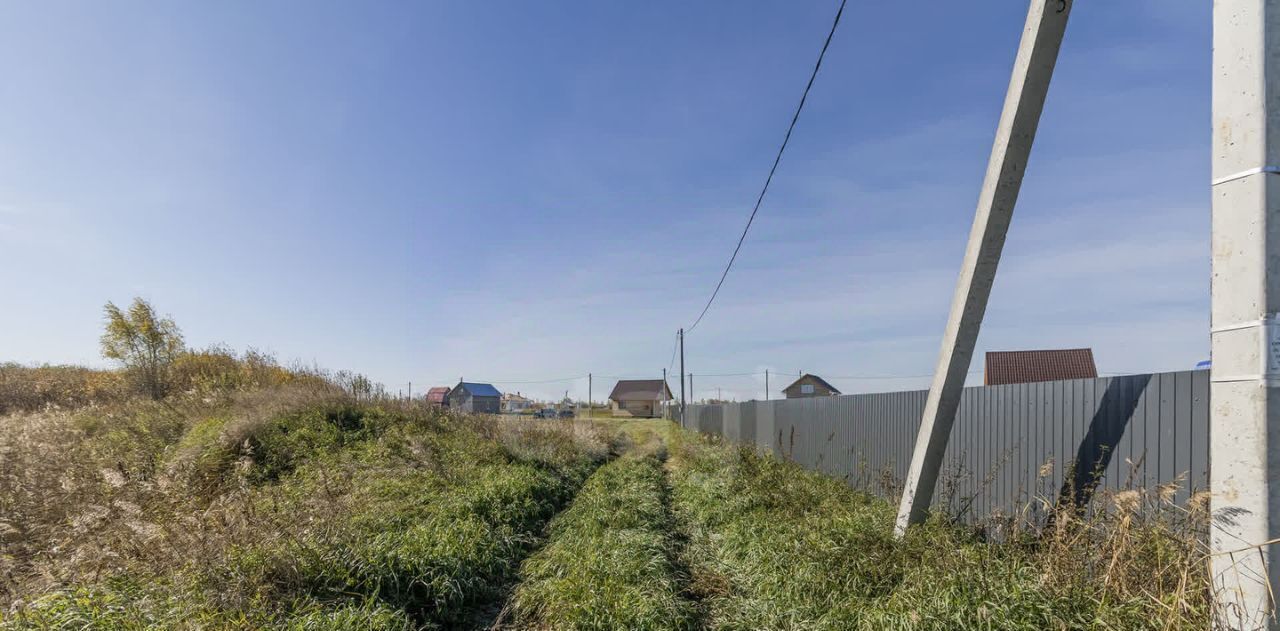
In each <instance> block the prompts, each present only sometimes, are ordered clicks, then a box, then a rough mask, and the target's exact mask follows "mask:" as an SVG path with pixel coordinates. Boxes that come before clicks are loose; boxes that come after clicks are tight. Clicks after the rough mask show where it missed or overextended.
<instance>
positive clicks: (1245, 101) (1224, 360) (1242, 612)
mask: <svg viewBox="0 0 1280 631" xmlns="http://www.w3.org/2000/svg"><path fill="white" fill-rule="evenodd" d="M1212 147H1213V155H1212V176H1211V178H1212V179H1211V187H1210V190H1211V197H1212V200H1213V211H1212V215H1213V218H1212V220H1211V225H1212V237H1211V238H1210V245H1211V247H1210V251H1211V253H1212V268H1211V270H1210V272H1211V276H1210V279H1211V283H1210V318H1209V325H1210V328H1209V340H1210V342H1209V344H1210V352H1211V355H1210V358H1211V359H1212V363H1211V364H1210V367H1209V371H1210V372H1209V405H1210V408H1209V462H1211V463H1212V464H1213V466H1212V467H1210V468H1209V489H1210V491H1211V492H1212V495H1211V497H1210V500H1209V507H1210V514H1211V516H1212V520H1213V527H1212V528H1210V529H1209V532H1210V536H1209V540H1210V542H1209V545H1210V549H1211V555H1210V557H1209V558H1210V559H1211V570H1212V573H1213V582H1214V587H1215V588H1216V589H1215V590H1214V593H1215V595H1216V597H1217V599H1218V606H1217V607H1216V608H1215V611H1216V614H1215V618H1216V619H1215V621H1214V624H1215V628H1220V629H1280V623H1277V621H1276V617H1275V614H1276V610H1275V594H1276V593H1277V592H1276V590H1277V589H1280V580H1278V579H1280V546H1278V545H1277V544H1276V541H1278V540H1280V179H1277V177H1276V176H1277V174H1280V0H1215V2H1214V3H1213V144H1212Z"/></svg>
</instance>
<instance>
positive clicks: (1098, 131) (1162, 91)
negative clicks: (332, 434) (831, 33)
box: [0, 0, 1210, 399]
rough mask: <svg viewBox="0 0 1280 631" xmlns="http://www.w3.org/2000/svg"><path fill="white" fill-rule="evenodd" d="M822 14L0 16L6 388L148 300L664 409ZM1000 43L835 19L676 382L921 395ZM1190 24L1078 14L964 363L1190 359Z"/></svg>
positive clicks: (1201, 266) (369, 355) (965, 27)
mask: <svg viewBox="0 0 1280 631" xmlns="http://www.w3.org/2000/svg"><path fill="white" fill-rule="evenodd" d="M836 4H837V2H836V1H835V0H829V1H828V0H824V1H813V2H630V3H621V2H597V1H581V2H541V3H536V2H520V1H503V2H485V3H479V2H451V3H426V2H423V3H390V2H387V3H345V2H301V1H294V2H272V3H249V2H222V3H195V2H189V3H164V4H157V3H143V2H134V3H123V2H122V3H110V4H109V5H108V4H101V3H87V2H82V3H8V4H6V5H5V7H4V9H3V13H2V18H0V77H3V79H2V80H0V286H2V287H3V288H4V296H5V300H4V308H3V309H0V331H2V332H3V333H0V360H16V361H21V362H78V363H89V364H101V363H102V360H101V359H100V358H99V357H98V354H97V353H98V347H97V337H98V334H99V331H100V328H101V307H102V305H103V303H104V302H106V301H107V300H114V301H116V302H127V301H128V300H130V299H131V298H132V297H133V296H134V295H141V296H144V297H146V298H148V299H150V300H151V301H153V303H154V304H155V305H156V306H157V307H158V308H159V309H160V310H161V311H163V312H166V313H169V314H171V315H172V316H173V317H174V318H175V319H176V320H177V321H178V323H179V324H180V325H181V326H182V328H183V330H184V331H185V333H186V336H187V339H188V342H189V343H191V344H193V345H197V346H203V345H206V344H209V343H213V342H225V343H228V344H230V345H233V346H235V347H239V348H243V347H246V346H256V347H259V348H264V349H269V350H272V351H274V352H275V353H277V355H278V356H279V357H280V358H281V359H283V360H289V359H294V358H297V359H302V360H305V361H307V362H311V361H315V362H317V363H319V364H321V365H323V366H327V367H331V368H350V369H355V370H359V371H363V372H366V373H367V374H369V375H370V376H372V377H374V378H375V379H377V380H380V381H382V382H384V383H386V384H387V385H388V386H389V387H390V388H391V390H392V391H395V390H396V389H397V388H402V387H404V383H405V382H408V381H410V380H412V381H413V383H414V387H415V389H418V388H425V387H426V386H429V385H437V384H448V383H450V382H452V381H454V380H456V379H457V378H458V377H459V376H465V377H467V378H468V379H474V380H494V381H497V382H499V383H498V385H499V387H501V388H503V389H510V390H520V391H522V392H526V393H533V394H535V395H538V396H551V395H553V394H556V393H561V392H563V391H564V390H571V391H572V393H573V394H577V395H579V396H583V395H585V391H586V383H585V380H579V381H574V382H564V383H551V384H504V383H502V382H503V381H504V380H525V379H529V380H538V379H555V378H562V377H571V376H576V375H582V374H586V373H587V372H594V373H596V374H605V375H618V374H627V375H645V374H649V375H655V376H656V375H658V374H660V373H661V369H662V368H664V367H666V366H667V365H668V361H669V359H670V357H671V349H672V342H673V339H674V332H675V330H676V328H677V327H680V326H687V325H689V324H690V323H691V321H692V320H693V318H694V317H696V316H697V313H698V311H699V310H700V309H701V307H702V304H703V302H704V301H705V299H706V297H707V295H708V294H709V292H710V291H711V289H712V287H713V286H714V283H715V281H716V279H717V278H718V276H719V273H720V270H721V269H722V267H723V265H724V263H725V260H726V259H727V258H728V255H729V253H730V252H731V250H732V248H733V245H734V241H735V240H736V238H737V234H738V232H739V231H740V230H741V228H742V224H743V222H744V220H745V218H746V215H747V213H748V212H749V210H750V206H751V204H752V202H753V201H754V199H755V196H756V194H757V193H758V191H759V186H760V184H761V182H762V181H763V178H764V176H765V174H766V173H767V170H768V167H769V164H770V162H771V161H772V158H773V153H774V151H775V150H776V148H777V145H778V143H779V142H780V140H781V137H782V133H783V131H784V130H785V127H786V123H787V121H788V120H789V119H790V116H791V112H792V109H793V108H794V106H795V103H796V100H797V99H798V97H799V94H800V91H801V90H802V88H803V87H804V82H805V80H806V79H807V76H808V72H809V70H810V68H811V67H812V64H813V61H814V59H815V57H816V55H817V52H818V49H819V47H820V45H821V42H822V38H823V37H824V36H825V34H826V30H827V28H828V27H829V25H830V20H831V18H832V15H833V14H834V11H835V7H836ZM1025 11H1026V3H1025V2H1020V1H1019V2H1011V1H1002V2H990V1H987V2H951V3H929V4H928V5H927V6H923V5H920V4H917V3H888V2H851V3H850V5H849V8H848V9H847V11H846V13H845V16H844V21H843V23H842V24H841V27H840V30H839V32H838V33H837V34H836V38H835V40H834V42H833V44H832V47H831V50H830V52H829V53H828V56H827V60H826V63H825V65H824V67H823V71H822V73H821V75H820V76H819V78H818V81H817V84H816V86H815V88H814V91H813V93H812V94H811V96H810V100H809V105H808V107H807V109H806V111H805V114H804V116H803V118H802V119H801V121H800V124H799V127H798V128H797V131H796V135H795V136H794V137H793V139H792V143H791V146H790V148H789V149H788V153H787V156H786V158H785V159H784V161H783V164H782V167H781V169H780V171H779V174H778V176H777V178H776V179H775V181H774V187H773V189H772V190H771V192H770V194H769V196H768V198H767V199H766V201H765V205H764V207H763V209H762V210H761V213H760V216H759V218H758V219H757V222H756V225H755V227H754V228H753V229H752V233H751V235H750V236H749V237H748V239H747V243H746V245H745V246H744V249H743V252H742V254H741V256H740V257H739V260H738V265H737V266H736V268H735V269H734V271H733V273H732V274H731V275H730V277H729V279H728V281H727V283H726V284H725V288H724V290H723V292H722V294H721V297H720V299H719V301H718V302H717V304H716V306H715V307H713V308H712V311H711V312H710V314H709V315H708V316H707V319H706V320H705V321H704V322H703V323H702V324H701V325H700V326H699V327H698V330H697V331H696V332H695V334H694V335H691V336H690V337H689V340H688V360H689V366H690V369H691V371H692V372H694V373H695V375H696V374H697V373H706V374H711V373H738V372H754V371H758V370H763V369H765V368H771V369H773V370H775V371H787V372H794V371H796V370H799V369H803V370H806V371H810V372H815V373H818V374H821V375H826V376H831V377H854V376H910V375H920V374H925V373H928V372H930V371H931V370H932V369H933V365H934V361H935V359H936V356H937V352H938V344H939V340H940V337H941V332H942V328H943V325H944V323H945V320H946V310H947V306H948V303H949V301H950V298H951V293H952V289H953V286H954V282H955V277H956V273H957V269H958V265H959V262H960V259H961V255H962V252H963V248H964V242H965V238H966V236H967V232H968V229H969V225H970V223H971V221H972V216H973V210H974V204H975V201H976V199H977V194H978V189H979V182H980V179H981V176H982V173H983V170H984V168H985V165H986V160H987V157H988V152H989V150H990V146H991V139H992V136H993V131H994V128H995V124H996V119H997V117H998V115H999V110H1000V106H1001V103H1002V101H1003V98H1004V92H1005V87H1006V84H1007V81H1008V77H1009V71H1010V69H1011V67H1012V62H1013V57H1014V52H1015V50H1016V47H1017V43H1018V38H1019V36H1020V32H1021V27H1022V23H1023V20H1024V18H1025ZM1209 12H1210V3H1209V2H1161V1H1156V0H1133V1H1130V2H1122V3H1113V2H1105V3H1104V2H1080V3H1077V5H1076V7H1075V10H1074V15H1073V16H1072V19H1071V24H1070V26H1069V28H1068V33H1067V40H1066V42H1065V44H1064V46H1063V51H1062V57H1061V59H1060V62H1059V65H1058V72H1057V75H1056V77H1055V79H1054V82H1053V87H1052V89H1051V91H1050V94H1049V103H1048V105H1047V107H1046V110H1045V114H1044V117H1043V119H1042V122H1041V128H1040V134H1039V137H1038V140H1037V144H1036V147H1035V151H1034V154H1033V158H1032V162H1031V164H1030V168H1029V171H1028V176H1027V180H1026V183H1025V185H1024V187H1023V192H1022V197H1021V200H1020V203H1019V207H1018V211H1017V214H1016V216H1015V218H1014V225H1013V228H1012V231H1011V234H1010V236H1009V242H1008V246H1007V248H1006V257H1005V260H1004V262H1003V263H1002V265H1001V269H1000V275H999V278H998V279H997V283H996V287H995V291H994V295H993V297H992V300H991V304H990V308H989V310H988V315H987V320H986V324H985V327H984V329H983V333H982V337H981V339H980V340H979V352H981V351H984V350H988V349H1015V348H1043V347H1056V346H1091V347H1093V348H1094V349H1095V352H1096V355H1097V357H1098V360H1099V364H1100V366H1099V368H1100V370H1103V371H1109V372H1128V371H1150V370H1180V369H1187V368H1190V367H1191V366H1192V365H1193V364H1194V363H1195V362H1196V361H1197V360H1200V359H1204V358H1205V357H1206V356H1207V353H1208V344H1207V329H1208V278H1209V274H1208V272H1209V264H1208V232H1209V195H1208V190H1209V189H1208V177H1209V173H1208V166H1209V165H1208V162H1209V132H1210V123H1209V80H1210V74H1209V73H1210V66H1209V61H1210V37H1209V35H1210V33H1209V29H1210V19H1209V18H1210V16H1209ZM978 357H979V358H980V357H981V355H979V356H978ZM973 367H974V368H975V369H979V368H981V361H980V359H979V360H978V361H975V364H974V366H973ZM975 377H978V375H975ZM695 380H696V381H695V386H696V387H697V389H698V396H707V395H714V389H715V388H717V387H719V388H723V390H724V395H725V396H735V397H738V398H748V397H751V396H757V397H759V396H763V391H762V388H761V384H759V381H758V378H754V377H740V378H728V377H727V378H712V377H706V378H698V377H695ZM780 381H781V380H780V379H779V380H775V381H774V383H773V385H774V386H775V388H774V389H775V390H776V389H778V387H780V386H781V385H785V384H782V383H780ZM832 381H833V382H834V383H835V384H836V385H837V386H840V387H841V388H843V389H844V390H845V391H846V392H855V391H865V390H893V389H905V388H916V387H924V386H926V385H927V382H928V380H927V379H924V378H920V377H903V378H901V379H873V380H855V379H847V378H844V379H842V378H833V379H832ZM675 384H676V382H675V381H674V379H673V386H675ZM610 386H612V382H611V381H610V380H608V379H606V378H601V379H600V380H597V385H596V389H595V396H596V398H597V399H600V398H603V396H604V395H605V394H607V390H608V388H609V387H610Z"/></svg>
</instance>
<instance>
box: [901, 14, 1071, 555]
mask: <svg viewBox="0 0 1280 631" xmlns="http://www.w3.org/2000/svg"><path fill="white" fill-rule="evenodd" d="M1071 3H1072V0H1031V6H1030V8H1029V9H1028V10H1027V22H1026V25H1025V27H1024V30H1023V32H1022V42H1021V43H1020V44H1019V46H1018V55H1017V58H1016V59H1015V60H1014V66H1013V76H1012V77H1010V79H1009V91H1008V92H1007V93H1006V95H1005V100H1004V111H1003V112H1001V114H1000V124H999V125H998V126H997V127H996V138H995V143H994V145H993V146H992V148H991V159H990V161H989V162H988V163H987V173H986V176H985V177H984V178H983V182H982V193H981V195H980V196H979V197H978V209H977V212H976V214H975V217H974V219H973V229H972V231H971V232H970V233H969V244H968V246H967V248H966V249H965V255H964V263H963V264H962V266H961V268H960V278H959V280H958V281H957V282H956V293H955V296H954V297H953V298H952V302H951V315H950V318H949V319H948V322H947V328H946V331H945V332H944V334H943V339H942V352H941V354H940V356H939V357H938V366H937V368H936V369H935V371H934V377H933V386H932V387H931V388H930V389H929V398H928V400H927V402H926V403H925V408H924V416H923V418H922V419H921V423H920V432H919V433H918V434H917V435H916V445H915V451H914V453H913V454H912V456H911V468H910V469H909V470H908V472H907V480H906V484H905V486H904V487H903V493H902V503H901V505H900V506H899V507H898V519H897V523H896V525H895V527H894V532H895V533H896V534H897V535H899V536H901V535H902V534H903V533H905V532H906V529H907V526H908V525H909V524H914V523H919V522H921V521H923V520H924V518H925V517H926V516H927V515H928V514H929V502H930V501H931V500H932V499H933V490H934V486H935V485H936V484H937V482H938V472H939V469H941V467H942V458H943V456H944V455H946V451H947V440H948V438H949V436H950V434H951V425H952V423H953V422H954V421H955V416H956V408H957V406H958V405H959V403H960V393H961V390H962V389H963V388H964V380H965V376H966V375H967V373H968V371H969V364H970V361H971V360H972V359H973V348H974V345H975V344H976V343H977V340H978V329H979V328H981V326H982V316H983V314H984V313H985V312H986V309H987V299H988V298H990V296H991V285H992V284H993V283H994V282H995V275H996V266H997V265H999V263H1000V253H1001V251H1002V250H1003V249H1004V239H1005V235H1006V234H1007V233H1008V231H1009V221H1010V220H1011V219H1012V218H1013V207H1014V205H1015V204H1016V203H1017V201H1018V191H1019V189H1020V188H1022V176H1023V173H1025V172H1026V166H1027V159H1028V158H1029V157H1030V155H1031V144H1032V142H1033V141H1034V140H1035V136H1036V128H1037V126H1038V125H1039V122H1040V112H1041V111H1042V109H1043V108H1044V100H1045V96H1046V95H1047V94H1048V91H1049V80H1050V79H1051V78H1052V77H1053V67H1054V65H1055V64H1056V63H1057V60H1058V49H1059V47H1060V46H1061V44H1062V36H1063V33H1064V32H1065V31H1066V28H1067V17H1068V16H1069V15H1070V14H1071Z"/></svg>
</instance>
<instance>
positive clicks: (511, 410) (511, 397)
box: [502, 392, 533, 414]
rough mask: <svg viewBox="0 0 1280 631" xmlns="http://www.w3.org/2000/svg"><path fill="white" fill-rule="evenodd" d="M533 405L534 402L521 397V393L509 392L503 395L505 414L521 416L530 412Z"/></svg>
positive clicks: (503, 410) (503, 411)
mask: <svg viewBox="0 0 1280 631" xmlns="http://www.w3.org/2000/svg"><path fill="white" fill-rule="evenodd" d="M531 405H533V401H532V400H530V399H529V398H528V397H524V396H521V394H520V393H519V392H516V393H511V392H508V393H506V394H504V395H502V413H503V414H520V413H523V412H524V411H525V410H528V409H529V406H531Z"/></svg>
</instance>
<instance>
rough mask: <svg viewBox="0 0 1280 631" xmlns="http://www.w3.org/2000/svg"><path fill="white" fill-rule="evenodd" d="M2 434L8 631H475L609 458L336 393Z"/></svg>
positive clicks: (41, 419)
mask: <svg viewBox="0 0 1280 631" xmlns="http://www.w3.org/2000/svg"><path fill="white" fill-rule="evenodd" d="M0 424H3V428H2V429H3V431H0V436H3V438H0V455H3V457H0V460H5V461H6V465H0V509H3V510H0V513H3V515H4V517H3V519H4V521H3V523H0V542H3V543H4V544H5V547H4V551H3V554H0V570H2V571H0V576H4V577H7V578H5V579H3V580H4V581H5V582H3V583H0V586H2V587H3V590H0V612H4V611H5V610H6V609H7V610H9V613H7V614H6V613H0V627H3V628H10V629H21V628H68V629H69V628H77V629H79V628H101V629H168V628H201V629H232V628H235V629H240V628H298V629H304V628H305V629H409V628H421V627H428V628H430V627H435V626H439V625H445V626H452V627H456V626H464V625H468V624H472V623H473V622H476V621H478V620H482V619H483V618H484V616H485V615H488V614H490V613H492V612H493V611H496V609H497V608H498V606H499V605H500V601H501V599H502V598H503V597H504V595H505V591H506V589H507V588H508V587H509V585H510V583H511V581H512V580H513V579H514V578H515V572H516V570H517V568H518V567H519V563H520V561H521V560H522V559H523V558H524V557H525V556H526V555H527V554H528V553H529V551H530V550H531V549H532V548H533V546H534V545H535V544H536V542H538V541H539V539H540V535H541V532H542V530H543V528H544V526H545V524H546V522H547V520H548V519H549V518H550V517H551V516H552V515H553V514H555V512H556V511H557V510H559V509H560V508H561V507H562V506H563V505H565V504H567V502H568V501H569V499H570V498H571V497H572V496H573V493H574V492H575V491H576V490H577V488H578V487H579V486H580V485H581V484H582V482H583V481H584V480H585V479H586V478H587V477H588V475H589V474H590V473H591V472H592V471H593V470H594V469H595V468H596V467H597V466H598V465H599V463H601V462H602V461H603V460H604V459H605V458H606V457H607V455H608V449H609V445H608V444H607V443H606V442H604V441H603V440H602V439H601V438H600V437H599V436H597V435H596V434H594V433H591V432H587V431H584V430H583V429H582V428H577V429H574V428H571V427H568V426H565V425H557V424H555V423H554V422H551V423H538V422H525V421H503V422H494V421H491V420H486V419H481V418H463V417H455V416H450V415H447V414H441V413H439V412H435V411H429V410H426V409H422V408H410V407H399V406H394V405H385V404H383V405H370V404H356V403H354V402H352V401H350V400H347V399H345V398H343V397H340V396H337V395H334V394H333V393H322V394H320V395H315V394H313V393H306V394H297V393H293V394H290V393H274V392H264V393H258V394H256V395H254V396H253V397H247V398H246V397H242V398H241V399H240V400H238V401H237V402H236V403H233V404H230V405H227V406H212V407H210V406H201V405H195V404H192V405H190V406H188V407H182V406H174V405H167V404H166V405H160V404H150V403H147V404H137V405H134V406H129V407H125V408H119V409H113V410H110V411H104V410H90V411H85V412H80V413H76V414H59V415H29V416H11V417H7V418H3V419H0ZM24 439H34V440H24Z"/></svg>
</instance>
